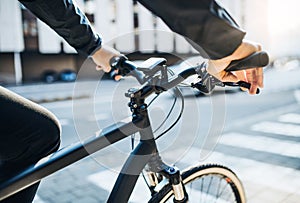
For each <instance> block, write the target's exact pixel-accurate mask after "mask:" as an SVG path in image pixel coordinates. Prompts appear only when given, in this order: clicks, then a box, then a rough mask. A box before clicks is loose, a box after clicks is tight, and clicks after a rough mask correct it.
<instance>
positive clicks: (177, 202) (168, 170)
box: [146, 154, 188, 203]
mask: <svg viewBox="0 0 300 203" xmlns="http://www.w3.org/2000/svg"><path fill="white" fill-rule="evenodd" d="M146 172H147V176H148V180H149V183H150V190H151V193H152V195H153V194H155V193H156V190H157V189H158V190H159V189H161V188H160V186H159V184H160V183H162V186H163V185H164V184H165V183H164V182H163V178H162V176H164V177H166V178H167V179H168V180H169V184H170V185H172V189H173V194H174V199H173V202H174V203H185V202H188V195H187V193H186V190H185V187H184V184H183V183H182V179H181V174H180V170H179V169H178V168H177V167H173V166H168V165H166V164H165V163H163V162H162V160H161V158H160V157H159V155H158V154H156V155H154V156H153V158H151V159H150V162H149V163H148V167H147V168H146Z"/></svg>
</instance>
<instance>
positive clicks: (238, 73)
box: [234, 70, 248, 82]
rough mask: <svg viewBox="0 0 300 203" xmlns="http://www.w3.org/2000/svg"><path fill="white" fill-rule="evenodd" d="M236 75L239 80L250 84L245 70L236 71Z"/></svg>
mask: <svg viewBox="0 0 300 203" xmlns="http://www.w3.org/2000/svg"><path fill="white" fill-rule="evenodd" d="M234 74H235V75H236V76H237V77H238V79H239V80H241V81H245V82H248V81H247V78H246V72H245V71H244V70H241V71H235V72H234Z"/></svg>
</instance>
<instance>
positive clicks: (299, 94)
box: [294, 90, 300, 104]
mask: <svg viewBox="0 0 300 203" xmlns="http://www.w3.org/2000/svg"><path fill="white" fill-rule="evenodd" d="M294 96H295V99H296V100H297V102H298V104H300V91H299V90H296V91H294Z"/></svg>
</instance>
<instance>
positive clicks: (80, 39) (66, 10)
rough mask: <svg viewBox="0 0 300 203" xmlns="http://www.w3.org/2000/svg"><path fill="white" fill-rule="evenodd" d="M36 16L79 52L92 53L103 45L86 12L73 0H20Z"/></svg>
mask: <svg viewBox="0 0 300 203" xmlns="http://www.w3.org/2000/svg"><path fill="white" fill-rule="evenodd" d="M19 1H20V2H21V3H22V4H23V5H24V6H25V7H26V8H28V9H29V10H30V11H31V12H32V13H33V14H34V15H36V17H38V18H39V19H40V20H42V21H43V22H45V23H46V24H47V25H49V26H50V27H51V28H52V29H53V30H54V31H56V32H57V33H58V34H59V35H60V36H61V37H63V38H64V39H65V40H66V41H67V42H68V43H69V44H70V45H71V46H72V47H74V48H75V49H76V50H77V51H78V53H80V54H83V55H86V56H88V55H91V54H93V52H95V51H96V50H97V49H99V48H100V47H101V42H102V41H101V38H100V36H99V35H98V34H97V33H95V32H94V31H93V29H92V27H91V25H90V22H89V20H88V19H87V17H86V16H85V14H84V13H83V12H82V11H81V10H80V9H79V7H78V6H77V5H76V4H75V3H74V2H73V1H72V0H19Z"/></svg>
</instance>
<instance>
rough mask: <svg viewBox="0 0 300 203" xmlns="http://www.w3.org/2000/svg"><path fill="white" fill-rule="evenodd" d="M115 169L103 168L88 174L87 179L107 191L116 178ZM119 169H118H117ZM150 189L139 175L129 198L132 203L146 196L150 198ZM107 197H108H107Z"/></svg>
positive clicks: (111, 187)
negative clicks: (103, 169)
mask: <svg viewBox="0 0 300 203" xmlns="http://www.w3.org/2000/svg"><path fill="white" fill-rule="evenodd" d="M114 171H116V170H105V171H101V172H99V173H95V174H92V175H90V176H88V181H90V182H91V183H93V184H95V185H96V186H98V187H100V188H102V189H104V190H106V191H108V192H109V193H110V192H111V191H112V189H113V185H114V182H115V180H116V179H117V177H118V176H117V175H118V174H117V173H116V172H114ZM117 171H119V170H117ZM150 196H151V194H150V191H149V189H148V188H147V186H146V184H145V182H144V179H143V178H142V177H140V178H139V179H138V181H137V184H136V186H135V188H134V190H133V192H132V195H131V198H130V199H129V200H130V202H132V203H139V202H145V200H146V199H147V198H149V199H150ZM107 198H108V197H107Z"/></svg>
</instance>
